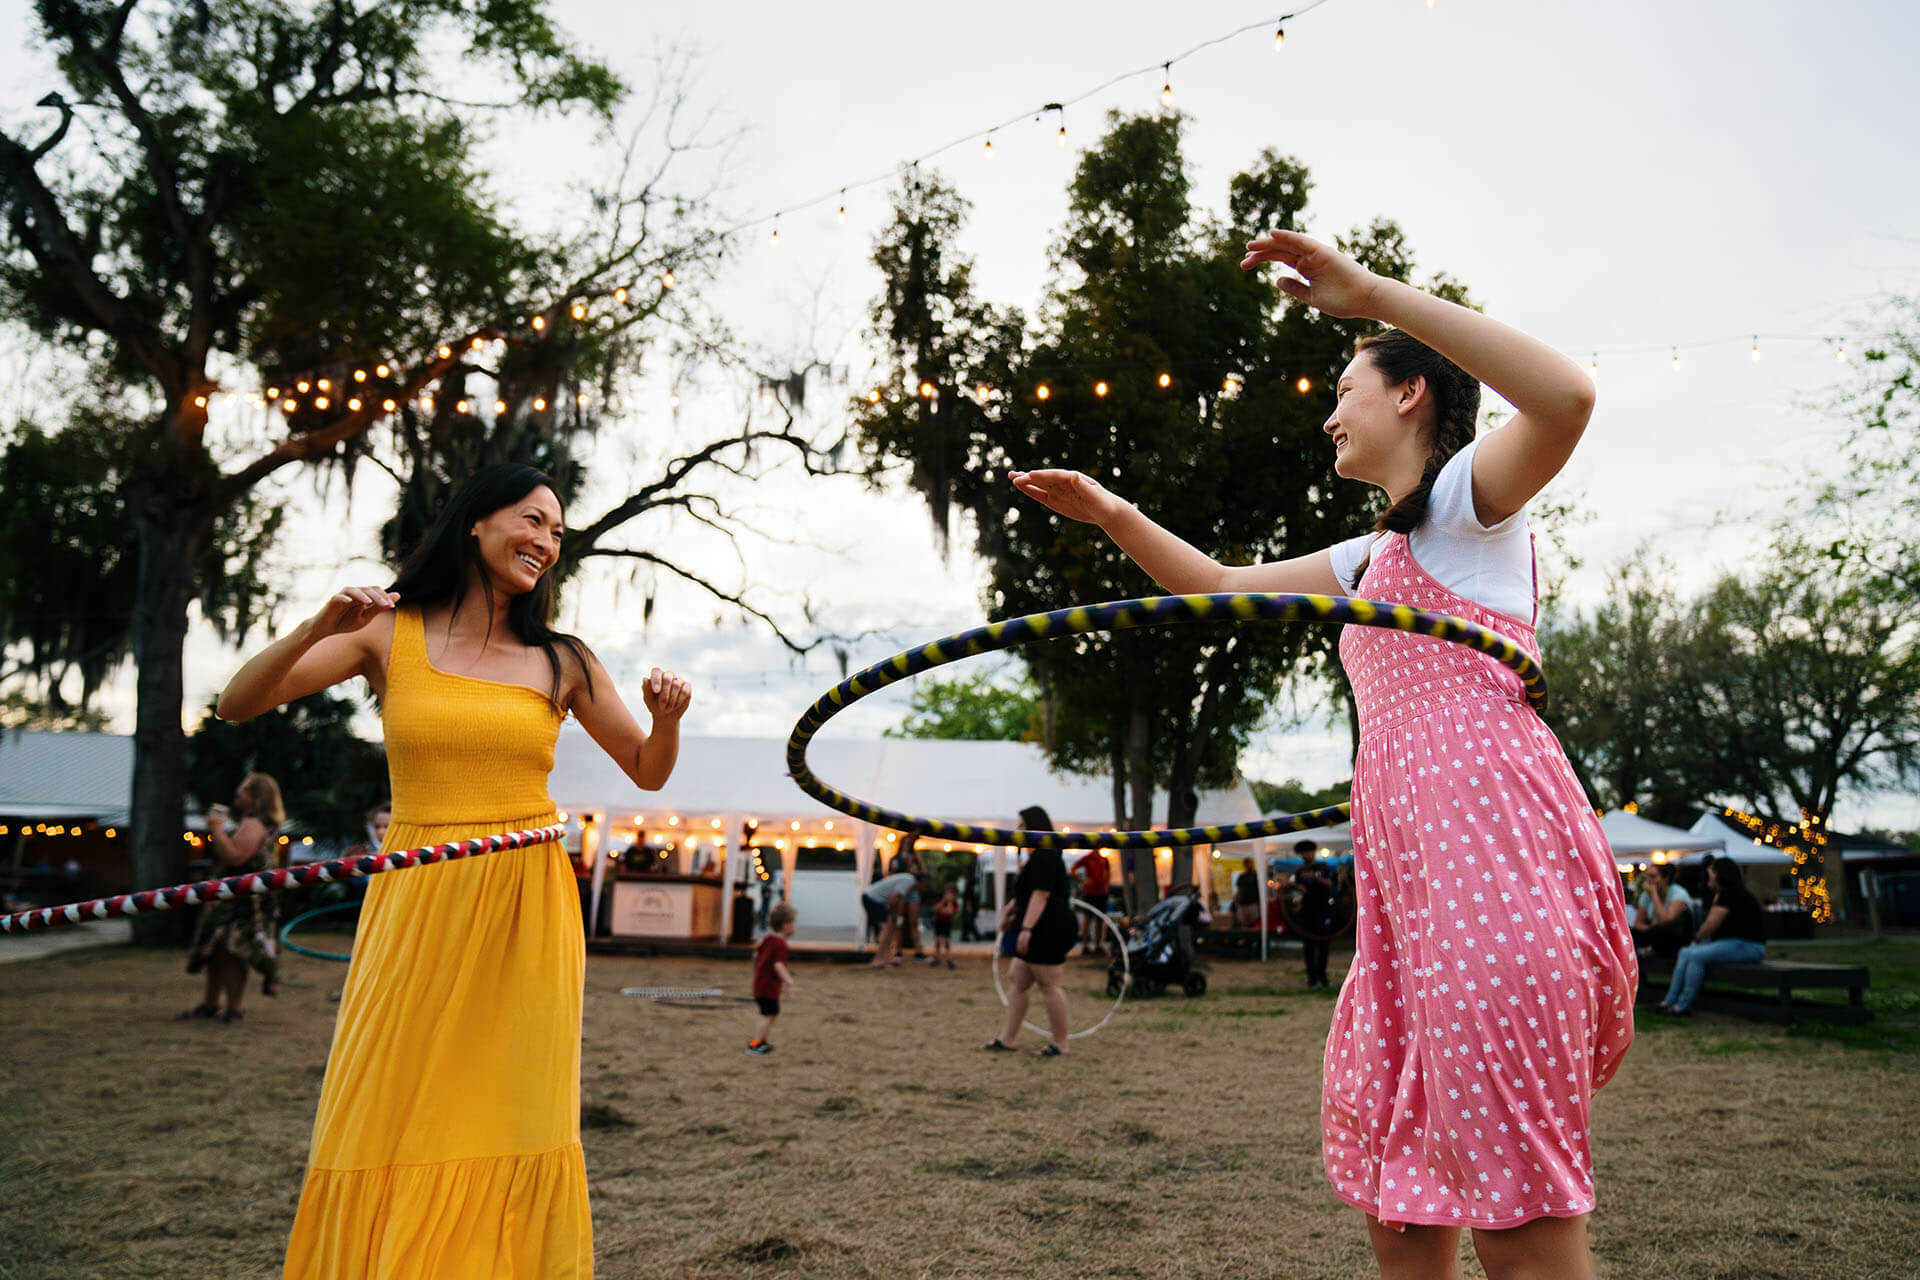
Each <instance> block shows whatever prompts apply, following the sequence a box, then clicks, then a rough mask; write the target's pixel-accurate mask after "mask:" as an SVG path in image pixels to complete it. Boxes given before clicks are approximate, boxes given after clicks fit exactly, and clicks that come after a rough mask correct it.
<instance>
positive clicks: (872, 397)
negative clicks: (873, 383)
mask: <svg viewBox="0 0 1920 1280" xmlns="http://www.w3.org/2000/svg"><path fill="white" fill-rule="evenodd" d="M867 403H868V404H879V403H880V388H878V387H875V388H874V389H873V390H871V391H869V392H867Z"/></svg>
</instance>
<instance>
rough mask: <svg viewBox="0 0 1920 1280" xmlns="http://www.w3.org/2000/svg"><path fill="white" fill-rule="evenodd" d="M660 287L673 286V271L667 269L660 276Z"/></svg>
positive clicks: (669, 287)
mask: <svg viewBox="0 0 1920 1280" xmlns="http://www.w3.org/2000/svg"><path fill="white" fill-rule="evenodd" d="M660 287H661V288H662V289H671V288H673V272H671V271H669V272H667V273H666V274H665V275H663V276H661V277H660Z"/></svg>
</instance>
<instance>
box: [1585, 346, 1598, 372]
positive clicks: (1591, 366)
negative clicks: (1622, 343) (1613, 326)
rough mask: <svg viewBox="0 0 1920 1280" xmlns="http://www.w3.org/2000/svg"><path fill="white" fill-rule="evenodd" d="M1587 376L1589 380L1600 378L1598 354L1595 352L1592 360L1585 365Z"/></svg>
mask: <svg viewBox="0 0 1920 1280" xmlns="http://www.w3.org/2000/svg"><path fill="white" fill-rule="evenodd" d="M1587 376H1588V377H1589V378H1597V377H1599V376H1600V353H1599V352H1597V351H1596V352H1594V353H1593V359H1592V360H1591V361H1589V362H1588V363H1587Z"/></svg>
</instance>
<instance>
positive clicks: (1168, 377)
mask: <svg viewBox="0 0 1920 1280" xmlns="http://www.w3.org/2000/svg"><path fill="white" fill-rule="evenodd" d="M1160 385H1161V386H1162V387H1170V386H1172V385H1173V375H1172V374H1170V373H1165V372H1163V373H1161V375H1160Z"/></svg>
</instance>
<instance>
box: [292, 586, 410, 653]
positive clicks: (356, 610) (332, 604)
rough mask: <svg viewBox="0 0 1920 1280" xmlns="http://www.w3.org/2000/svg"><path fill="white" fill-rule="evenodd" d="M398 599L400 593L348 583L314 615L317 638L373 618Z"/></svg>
mask: <svg viewBox="0 0 1920 1280" xmlns="http://www.w3.org/2000/svg"><path fill="white" fill-rule="evenodd" d="M399 603H400V597H399V596H398V595H397V594H396V593H394V592H392V591H385V590H382V589H381V588H379V587H347V588H346V589H344V590H342V591H338V592H335V593H334V594H333V595H332V596H330V597H329V598H328V600H327V602H326V603H325V604H323V605H321V606H320V612H318V613H316V614H314V615H313V635H314V638H315V639H316V640H318V639H324V638H325V637H327V636H339V635H345V634H347V633H348V632H350V631H358V630H359V629H360V628H362V627H364V626H366V625H367V624H368V623H369V622H372V621H373V620H374V619H375V618H376V617H378V616H379V615H380V614H383V613H385V612H387V611H388V610H389V609H392V608H393V607H394V606H395V605H397V604H399Z"/></svg>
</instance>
